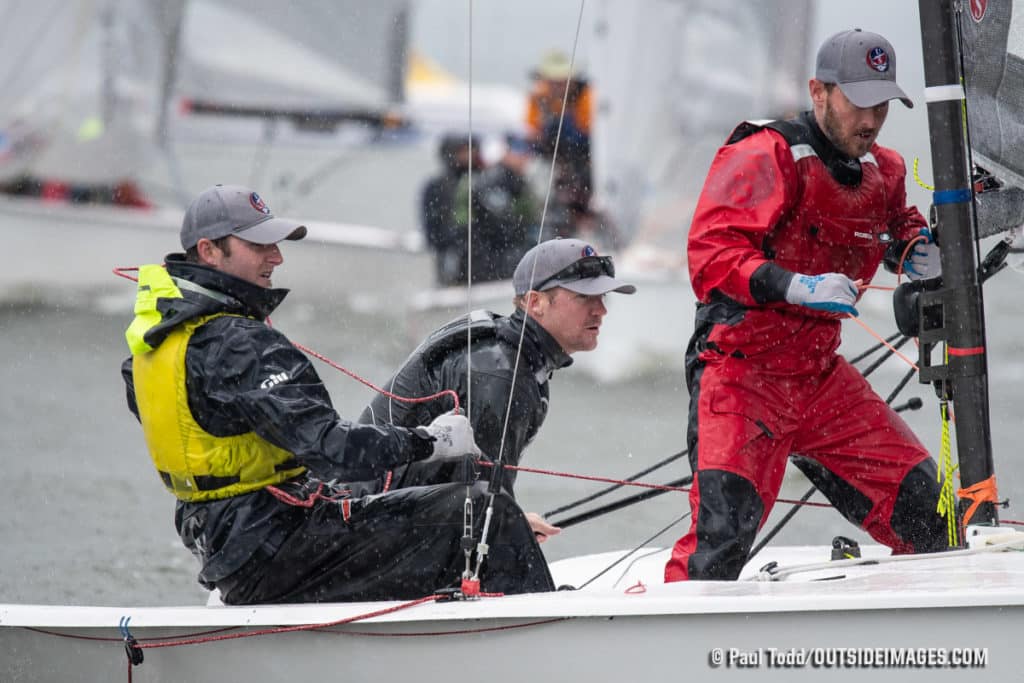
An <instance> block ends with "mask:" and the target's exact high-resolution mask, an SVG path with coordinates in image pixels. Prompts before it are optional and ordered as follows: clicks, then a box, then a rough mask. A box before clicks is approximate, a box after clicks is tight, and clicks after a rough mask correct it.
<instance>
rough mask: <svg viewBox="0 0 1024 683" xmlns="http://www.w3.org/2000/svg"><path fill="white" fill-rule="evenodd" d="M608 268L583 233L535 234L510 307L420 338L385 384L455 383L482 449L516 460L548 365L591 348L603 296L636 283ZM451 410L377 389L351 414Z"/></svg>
mask: <svg viewBox="0 0 1024 683" xmlns="http://www.w3.org/2000/svg"><path fill="white" fill-rule="evenodd" d="M614 275H615V269H614V267H613V265H612V261H611V257H609V256H598V255H597V252H596V251H595V250H594V248H593V247H591V246H590V245H589V244H587V243H586V242H584V241H582V240H577V239H557V240H550V241H547V242H542V243H541V244H539V245H537V246H535V247H533V248H532V249H530V250H529V251H528V252H526V254H525V255H524V256H523V258H522V259H521V260H520V261H519V265H518V266H517V267H516V269H515V273H514V275H513V277H512V284H513V287H514V288H515V297H514V299H513V302H514V304H515V307H516V311H515V312H514V313H513V314H512V315H510V316H507V317H506V316H500V315H496V314H494V313H491V312H489V311H475V312H473V313H472V314H471V316H470V320H469V321H468V323H467V319H466V317H462V318H458V319H456V320H454V321H452V322H450V323H448V324H447V325H445V326H443V327H441V328H440V329H438V330H437V331H435V332H434V333H433V334H431V335H430V336H428V337H427V339H426V340H425V341H423V343H421V344H420V345H419V347H418V348H417V349H416V350H415V351H413V353H412V355H410V356H409V358H408V359H407V360H406V361H405V363H404V364H403V365H402V367H401V368H399V369H398V371H397V372H396V373H395V375H394V376H393V377H392V378H391V379H390V380H389V381H388V382H386V383H385V384H384V385H383V386H384V388H385V389H388V390H389V391H391V392H393V393H396V394H398V395H400V396H413V397H416V396H427V395H430V394H434V393H436V392H438V391H441V390H442V389H454V390H455V391H456V392H457V393H458V395H459V401H460V404H461V405H463V406H467V405H468V411H469V417H470V420H471V421H472V423H473V432H474V434H475V436H476V442H477V444H479V446H480V448H481V450H482V451H483V457H484V458H487V459H489V460H492V461H500V462H501V463H503V464H505V465H513V466H514V465H517V464H518V463H519V460H520V458H521V457H522V452H523V450H524V449H525V448H526V446H527V445H528V444H529V443H530V442H531V441H532V440H533V438H534V437H535V436H536V435H537V432H538V430H539V429H540V427H541V425H542V424H543V423H544V418H545V416H546V415H547V408H548V380H549V379H550V378H551V375H552V373H553V372H554V371H555V370H557V369H559V368H563V367H566V366H568V365H570V364H571V363H572V359H571V358H570V356H571V355H572V354H573V353H576V352H577V351H591V350H593V349H594V348H596V347H597V337H598V333H599V332H600V328H601V321H602V319H603V318H604V315H605V313H606V312H607V310H606V309H605V306H604V295H605V294H607V293H608V292H620V293H623V294H632V293H634V292H635V291H636V287H634V286H633V285H630V284H625V283H623V282H621V281H619V280H616V279H615V277H614ZM524 328H525V329H524ZM467 336H468V337H469V340H470V341H471V346H469V345H467ZM520 349H521V353H519V351H520ZM517 355H518V362H517ZM467 377H468V378H471V379H469V380H467ZM469 382H472V387H471V388H472V391H470V385H469ZM510 395H511V401H512V403H511V409H510V410H509V412H508V419H507V421H506V410H508V409H509V400H510ZM449 408H450V405H445V404H444V402H443V401H428V402H425V403H405V402H401V401H396V400H393V399H390V398H388V397H387V396H384V395H378V396H377V397H376V398H375V399H374V400H373V401H372V402H371V403H370V405H369V406H368V407H367V408H366V410H364V411H363V414H362V415H361V416H360V418H359V420H360V422H364V423H373V424H376V425H380V426H386V425H401V426H405V427H409V426H412V425H417V424H422V423H424V422H429V421H430V420H431V419H433V418H435V417H436V416H438V415H441V414H442V413H443V411H445V410H448V409H449ZM395 474H396V476H395V478H394V480H393V485H394V486H396V487H399V488H401V487H403V486H413V485H422V484H436V483H439V482H444V481H450V480H452V479H458V478H459V476H461V475H460V472H459V470H458V468H457V467H453V466H448V467H445V466H443V463H442V462H441V461H439V460H438V459H435V460H434V461H432V462H430V463H424V464H420V463H413V464H412V465H409V466H408V467H403V468H398V470H396V473H395ZM514 482H515V472H514V471H505V473H504V475H503V477H502V487H503V489H504V490H505V491H506V492H508V494H509V495H512V492H513V484H514ZM527 518H528V519H529V521H530V525H531V527H532V528H533V530H534V532H535V533H536V534H537V537H538V539H539V540H541V541H543V540H545V539H546V538H547V537H548V536H550V535H552V534H555V533H558V531H559V529H558V528H557V527H554V526H551V525H550V524H548V523H547V522H545V521H544V519H543V518H542V517H541V516H540V515H538V514H536V513H532V512H531V513H528V514H527Z"/></svg>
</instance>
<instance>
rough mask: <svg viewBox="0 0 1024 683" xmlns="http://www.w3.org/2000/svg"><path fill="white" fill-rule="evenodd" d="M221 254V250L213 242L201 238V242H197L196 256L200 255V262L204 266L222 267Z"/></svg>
mask: <svg viewBox="0 0 1024 683" xmlns="http://www.w3.org/2000/svg"><path fill="white" fill-rule="evenodd" d="M221 253H222V252H221V250H220V249H218V248H217V245H216V244H214V243H213V240H208V239H206V238H205V237H200V238H199V241H198V242H196V254H198V255H199V262H200V263H202V264H203V265H207V266H214V267H216V266H218V265H220V257H221Z"/></svg>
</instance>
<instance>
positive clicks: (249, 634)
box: [139, 593, 501, 650]
mask: <svg viewBox="0 0 1024 683" xmlns="http://www.w3.org/2000/svg"><path fill="white" fill-rule="evenodd" d="M481 595H486V596H487V597H494V596H495V595H501V594H500V593H499V594H481ZM441 597H442V596H439V595H428V596H425V597H422V598H418V599H416V600H410V601H408V602H403V603H401V604H399V605H393V606H391V607H383V608H381V609H379V610H374V611H373V612H366V613H364V614H357V615H355V616H352V617H345V618H344V619H337V620H335V621H328V622H324V623H322V624H299V625H297V626H278V627H275V628H265V629H259V630H256V631H246V632H244V633H228V634H225V635H220V636H208V637H198V638H183V639H180V640H172V641H167V642H160V643H142V644H139V648H140V649H143V650H150V649H157V648H162V647H177V646H179V645H202V644H205V643H215V642H218V641H222V640H237V639H239V638H254V637H256V636H266V635H272V634H275V633H294V632H296V631H314V630H316V629H321V628H328V627H330V626H341V625H342V624H351V623H353V622H356V621H362V620H364V619H372V618H373V617H379V616H383V615H385V614H394V613H395V612H400V611H402V610H406V609H410V608H412V607H418V606H419V605H423V604H426V603H428V602H436V601H437V600H439V599H440V598H441Z"/></svg>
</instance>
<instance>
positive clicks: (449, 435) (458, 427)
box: [416, 413, 480, 458]
mask: <svg viewBox="0 0 1024 683" xmlns="http://www.w3.org/2000/svg"><path fill="white" fill-rule="evenodd" d="M416 429H417V431H419V433H420V434H422V435H425V436H427V437H429V438H431V439H433V440H434V452H433V453H432V454H431V457H434V458H446V457H450V456H453V455H454V456H461V455H466V454H471V455H480V447H479V446H477V445H476V441H474V440H473V427H472V426H470V424H469V419H468V418H466V416H465V415H454V414H452V413H445V414H444V415H438V416H437V417H436V418H434V421H433V422H431V423H430V424H428V425H424V426H421V427H417V428H416Z"/></svg>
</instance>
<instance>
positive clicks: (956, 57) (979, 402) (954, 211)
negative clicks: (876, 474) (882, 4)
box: [918, 0, 998, 524]
mask: <svg viewBox="0 0 1024 683" xmlns="http://www.w3.org/2000/svg"><path fill="white" fill-rule="evenodd" d="M957 1H958V0H918V8H919V12H920V20H921V44H922V49H923V52H924V72H925V99H926V101H927V107H928V130H929V132H930V138H931V152H932V168H933V169H934V174H935V192H934V195H933V205H932V212H931V222H932V224H933V229H934V230H935V231H936V234H938V241H939V247H940V251H941V258H942V287H941V288H940V289H938V290H936V291H933V292H925V293H922V301H921V307H922V318H923V320H922V323H923V324H922V327H921V347H920V349H921V363H920V367H921V375H920V380H921V382H922V383H928V382H934V383H935V386H936V389H937V391H938V393H939V396H940V398H943V399H951V400H952V401H953V405H954V408H955V415H956V443H957V450H958V454H959V460H960V483H961V486H962V487H963V488H968V487H970V486H973V485H975V484H978V483H980V482H984V481H986V480H988V479H989V478H991V477H992V476H993V472H994V470H993V464H992V435H991V425H990V423H989V402H988V369H987V360H986V357H987V356H986V353H987V352H986V346H985V328H984V318H983V306H982V292H981V281H980V278H979V274H978V264H977V262H976V259H975V240H974V236H975V233H976V231H975V229H974V224H973V214H972V202H973V192H972V189H971V170H970V168H969V163H968V155H967V153H968V146H967V131H966V126H965V118H966V117H965V116H964V112H963V103H964V88H963V85H962V81H961V69H960V51H959V50H960V46H959V43H958V40H957V30H956V15H955V14H954V2H957ZM929 320H931V322H932V323H935V321H936V320H938V321H939V322H938V323H937V324H932V325H931V326H930V327H931V329H926V328H927V327H928V325H927V324H924V323H926V322H927V321H929ZM939 341H942V342H945V348H946V350H947V351H948V357H947V358H940V359H939V360H938V362H935V359H931V358H929V356H930V355H931V351H932V347H933V346H934V345H935V344H936V343H938V342H939ZM936 350H937V351H940V352H941V349H936ZM970 502H971V501H969V500H964V499H963V498H961V500H960V508H959V513H960V516H961V517H962V516H963V513H964V512H965V511H966V509H967V507H969V505H970ZM970 521H971V523H975V524H997V523H998V522H997V519H996V511H995V507H994V506H993V505H992V503H990V502H985V503H982V504H981V505H980V506H979V507H978V509H977V510H976V511H975V512H974V514H973V516H972V517H971V519H970Z"/></svg>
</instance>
